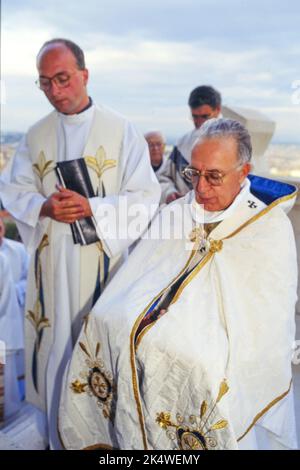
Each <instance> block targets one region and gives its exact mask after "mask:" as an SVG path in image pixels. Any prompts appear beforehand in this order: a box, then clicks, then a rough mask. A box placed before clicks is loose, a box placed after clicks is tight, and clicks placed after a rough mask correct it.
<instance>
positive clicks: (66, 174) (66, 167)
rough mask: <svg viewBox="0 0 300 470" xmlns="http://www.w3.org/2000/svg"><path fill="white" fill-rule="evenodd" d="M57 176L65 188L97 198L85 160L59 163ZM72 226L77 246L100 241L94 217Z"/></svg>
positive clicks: (79, 159)
mask: <svg viewBox="0 0 300 470" xmlns="http://www.w3.org/2000/svg"><path fill="white" fill-rule="evenodd" d="M56 174H57V177H58V180H59V182H60V184H61V185H62V186H63V187H64V188H67V189H70V190H71V191H76V192H77V193H79V194H81V195H82V196H85V197H86V198H90V197H95V193H94V190H93V186H92V183H91V180H90V176H89V173H88V170H87V167H86V163H85V161H84V158H78V159H75V160H67V161H64V162H58V163H57V164H56ZM70 226H71V230H72V235H73V241H74V243H75V244H76V243H80V244H81V245H90V244H91V243H95V242H97V241H99V237H98V235H97V231H96V223H95V220H94V218H93V217H86V218H84V219H79V220H77V221H76V222H74V223H72V224H70Z"/></svg>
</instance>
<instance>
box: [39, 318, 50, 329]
mask: <svg viewBox="0 0 300 470" xmlns="http://www.w3.org/2000/svg"><path fill="white" fill-rule="evenodd" d="M50 326H51V325H50V321H49V320H48V318H41V319H40V320H39V322H38V324H37V330H38V331H41V330H42V329H43V328H50Z"/></svg>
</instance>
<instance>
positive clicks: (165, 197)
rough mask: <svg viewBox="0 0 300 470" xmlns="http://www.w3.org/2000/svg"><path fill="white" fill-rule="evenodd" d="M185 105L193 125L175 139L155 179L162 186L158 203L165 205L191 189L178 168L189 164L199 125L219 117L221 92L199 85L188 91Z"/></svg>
mask: <svg viewBox="0 0 300 470" xmlns="http://www.w3.org/2000/svg"><path fill="white" fill-rule="evenodd" d="M188 104H189V107H190V111H191V117H192V120H193V123H194V126H195V128H194V129H193V130H192V131H190V132H188V133H187V134H185V135H184V136H183V137H181V138H180V139H179V140H178V142H177V143H176V145H175V147H174V149H173V150H172V152H171V155H170V157H169V158H168V160H167V162H166V165H164V168H163V169H162V171H161V172H160V174H159V177H158V180H159V183H160V185H161V188H162V195H161V204H162V203H166V204H169V203H170V202H172V201H174V200H175V199H178V198H179V197H182V196H184V195H185V194H186V193H187V192H188V191H190V190H191V188H192V187H191V185H190V184H189V183H188V182H187V181H186V180H185V179H184V178H183V176H182V171H183V170H184V168H185V167H186V166H188V165H189V164H190V163H191V155H192V149H193V146H194V144H195V142H196V141H197V139H198V134H199V129H200V127H201V126H202V124H203V123H204V122H206V121H207V120H208V119H212V118H217V117H219V116H220V113H221V95H220V93H219V92H218V91H217V90H216V89H215V88H213V87H211V86H207V85H201V86H198V87H197V88H195V89H194V90H192V92H191V93H190V96H189V100H188Z"/></svg>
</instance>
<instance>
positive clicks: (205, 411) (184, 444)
mask: <svg viewBox="0 0 300 470" xmlns="http://www.w3.org/2000/svg"><path fill="white" fill-rule="evenodd" d="M228 390H229V387H228V385H227V383H226V381H225V380H223V382H222V383H221V384H220V387H219V393H218V397H217V399H216V401H215V403H214V404H213V405H212V406H211V409H209V408H210V407H209V406H208V403H207V401H206V400H204V401H203V402H202V404H201V406H200V413H199V416H195V415H191V416H189V419H188V423H187V422H186V421H185V419H184V417H183V416H181V415H180V414H179V413H178V414H177V415H176V423H175V422H172V420H171V414H170V413H166V412H162V413H157V418H156V422H157V423H158V424H159V425H160V427H161V428H162V429H164V430H166V431H167V435H168V437H169V438H170V439H171V440H172V441H173V442H174V443H175V446H177V447H176V449H175V450H212V449H214V448H215V447H216V446H217V444H218V441H217V439H216V437H215V431H219V430H220V429H224V428H226V427H227V426H228V422H227V421H226V420H225V419H219V420H218V421H216V422H214V423H213V424H210V423H211V422H212V421H214V420H215V413H214V412H215V408H216V405H217V403H219V401H220V400H221V399H222V397H223V396H224V395H225V394H226V393H227V392H228ZM170 428H171V429H170ZM172 428H174V430H172Z"/></svg>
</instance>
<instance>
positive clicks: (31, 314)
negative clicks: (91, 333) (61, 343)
mask: <svg viewBox="0 0 300 470" xmlns="http://www.w3.org/2000/svg"><path fill="white" fill-rule="evenodd" d="M48 245H49V239H48V235H47V234H45V235H44V236H43V238H42V241H41V243H40V244H39V246H38V248H37V249H36V251H35V255H34V275H35V285H36V291H37V297H36V301H35V304H34V307H33V310H28V313H27V315H26V319H27V320H29V322H30V323H31V324H32V326H33V327H34V329H35V334H36V338H35V342H34V348H33V353H32V368H31V372H32V380H33V385H34V387H35V389H36V391H37V393H38V392H39V385H38V367H39V361H38V355H39V350H40V346H41V343H42V339H43V335H44V329H45V328H49V327H50V326H51V324H50V321H49V319H48V318H47V317H46V309H45V298H44V295H45V292H44V286H43V278H42V263H41V254H42V251H43V250H44V249H45V248H46V247H47V246H48Z"/></svg>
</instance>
